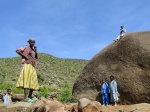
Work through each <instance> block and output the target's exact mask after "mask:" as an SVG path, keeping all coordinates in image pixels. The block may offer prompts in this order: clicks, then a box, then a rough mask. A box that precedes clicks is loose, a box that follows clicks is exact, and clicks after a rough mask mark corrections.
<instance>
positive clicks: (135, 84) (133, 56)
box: [73, 31, 150, 104]
mask: <svg viewBox="0 0 150 112" xmlns="http://www.w3.org/2000/svg"><path fill="white" fill-rule="evenodd" d="M110 75H113V76H114V77H115V79H116V81H117V83H118V91H119V93H120V99H121V103H122V104H134V103H143V102H145V103H150V31H147V32H133V33H128V34H126V35H124V37H123V38H122V39H121V40H119V41H118V42H113V43H111V44H110V45H108V46H107V47H106V48H104V49H103V50H102V51H101V52H99V53H98V54H97V55H96V56H94V57H93V58H92V59H91V60H90V61H89V62H88V63H87V64H86V66H85V67H84V69H83V71H82V73H81V75H80V76H79V77H78V78H77V79H76V82H75V84H74V87H73V94H74V95H75V96H76V98H77V99H80V98H83V97H85V98H88V99H90V100H99V98H101V97H100V94H99V91H100V82H101V80H102V79H103V78H107V79H109V77H110Z"/></svg>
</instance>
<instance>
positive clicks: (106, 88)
mask: <svg viewBox="0 0 150 112" xmlns="http://www.w3.org/2000/svg"><path fill="white" fill-rule="evenodd" d="M101 93H109V85H108V83H107V82H104V83H103V84H102V86H101Z"/></svg>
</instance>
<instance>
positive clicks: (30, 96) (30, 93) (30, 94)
mask: <svg viewBox="0 0 150 112" xmlns="http://www.w3.org/2000/svg"><path fill="white" fill-rule="evenodd" d="M32 93H33V89H30V91H29V95H28V97H29V98H32Z"/></svg>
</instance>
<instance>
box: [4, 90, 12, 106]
mask: <svg viewBox="0 0 150 112" xmlns="http://www.w3.org/2000/svg"><path fill="white" fill-rule="evenodd" d="M4 104H6V105H8V104H12V100H11V89H8V90H7V94H6V95H5V96H4Z"/></svg>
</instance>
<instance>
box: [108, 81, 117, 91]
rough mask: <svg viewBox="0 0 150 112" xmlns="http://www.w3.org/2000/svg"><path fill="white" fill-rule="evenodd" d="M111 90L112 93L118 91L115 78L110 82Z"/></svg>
mask: <svg viewBox="0 0 150 112" xmlns="http://www.w3.org/2000/svg"><path fill="white" fill-rule="evenodd" d="M110 92H111V93H118V89H117V82H116V81H115V80H112V81H111V82H110Z"/></svg>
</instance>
